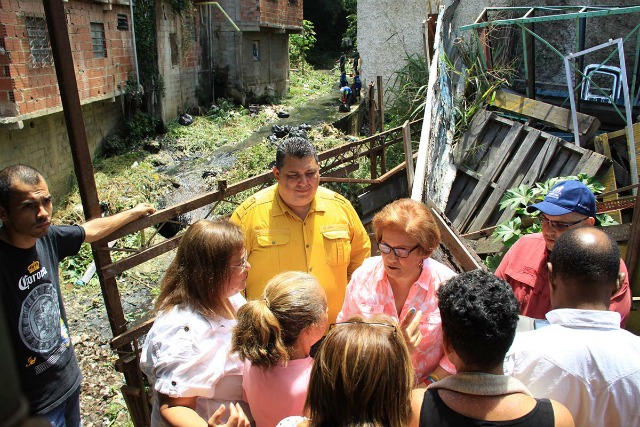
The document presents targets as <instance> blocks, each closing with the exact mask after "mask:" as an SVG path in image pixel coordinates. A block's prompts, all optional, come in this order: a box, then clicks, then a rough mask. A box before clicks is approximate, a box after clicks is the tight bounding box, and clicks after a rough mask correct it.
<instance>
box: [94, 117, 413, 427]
mask: <svg viewBox="0 0 640 427" xmlns="http://www.w3.org/2000/svg"><path fill="white" fill-rule="evenodd" d="M421 127H422V120H421V119H420V120H416V121H414V122H412V123H410V124H409V132H408V133H407V131H406V128H405V133H406V134H407V135H411V140H413V141H417V140H418V139H419V132H420V131H421ZM394 144H403V127H398V128H394V129H390V130H388V131H385V132H381V133H378V134H376V135H373V136H371V137H368V138H365V139H362V140H358V141H353V142H349V143H346V144H343V145H340V146H338V147H334V148H332V149H330V150H327V151H324V152H322V153H319V155H318V157H319V161H320V174H321V178H320V181H321V182H325V183H326V182H339V183H360V184H373V185H375V184H381V183H383V182H384V181H386V180H387V179H388V178H390V177H391V176H392V175H395V174H396V173H398V172H399V171H401V170H402V169H404V168H405V163H402V164H400V165H397V166H396V167H394V168H392V169H391V170H387V160H386V150H387V149H388V148H389V147H390V146H392V145H394ZM362 158H366V159H368V161H369V167H370V178H361V179H359V178H351V177H348V176H347V175H348V174H349V173H350V172H353V171H355V170H357V169H358V168H359V161H360V160H361V159H362ZM378 174H379V176H378ZM272 182H273V174H272V173H271V172H265V173H263V174H261V175H258V176H255V177H252V178H249V179H245V180H243V181H240V182H237V183H233V184H231V185H228V184H227V182H226V181H219V182H218V189H217V190H215V191H210V192H208V193H205V194H202V195H199V196H196V197H194V198H192V199H190V200H187V201H186V202H183V203H180V204H178V205H175V206H172V207H169V208H167V209H163V210H161V211H158V212H156V213H154V214H153V215H150V216H147V217H144V218H141V219H138V220H136V221H134V222H132V223H129V224H127V225H125V226H124V227H122V228H120V229H119V230H117V231H116V232H114V233H112V234H111V235H109V236H107V237H105V238H104V239H102V240H100V241H98V242H95V243H94V244H93V245H92V249H93V251H94V258H95V259H96V261H97V262H96V265H97V266H98V268H97V273H98V277H99V279H100V284H101V287H102V293H103V297H104V300H105V306H106V308H107V315H108V317H109V321H110V324H111V327H112V332H113V335H114V337H113V338H112V339H111V342H110V344H111V347H112V349H113V350H114V351H115V352H116V354H117V355H118V360H117V361H116V368H117V370H118V371H120V372H122V373H123V374H124V377H125V381H126V384H125V385H124V386H122V388H121V392H122V394H123V396H124V399H125V401H126V403H127V407H128V409H129V412H130V414H131V418H132V420H133V422H134V425H136V426H137V427H140V426H146V425H148V423H149V396H148V394H147V391H146V390H145V387H146V382H145V380H144V375H143V374H142V372H141V371H140V367H139V355H140V347H139V342H138V339H139V338H141V337H142V336H144V335H145V334H146V333H147V332H148V331H149V329H150V328H151V326H152V325H153V319H149V320H146V321H144V322H142V323H140V324H137V325H133V326H132V325H130V324H129V322H127V321H126V317H125V314H124V311H123V307H122V301H121V299H120V294H119V291H118V286H117V282H116V279H117V276H118V275H119V274H121V273H123V272H125V271H127V270H129V269H131V268H134V267H136V266H138V265H140V264H142V263H144V262H146V261H149V260H151V259H153V258H155V257H158V256H160V255H162V254H165V253H167V252H169V251H171V250H173V249H175V248H176V247H177V246H178V243H179V241H180V238H181V236H182V235H181V234H179V235H176V236H174V237H171V238H168V239H166V240H163V241H158V242H156V240H159V239H157V238H156V237H157V234H156V233H154V234H153V235H152V236H151V237H150V238H149V239H147V240H146V241H145V242H143V244H141V246H140V248H138V249H126V250H125V251H126V252H127V256H126V257H124V258H122V259H119V260H117V261H113V260H112V259H111V252H114V251H122V249H121V248H117V247H109V245H108V242H110V241H114V240H117V239H121V238H123V237H125V236H127V235H130V234H133V233H138V232H141V231H143V230H145V229H147V228H149V227H151V226H154V225H156V224H160V226H161V225H162V224H163V223H167V222H171V221H172V218H176V217H179V216H181V215H184V214H186V213H189V212H191V211H194V210H196V209H200V208H203V207H206V206H211V208H210V210H209V213H210V214H211V213H212V212H214V210H215V208H216V207H218V206H219V205H220V204H221V203H231V204H237V203H236V202H235V201H233V200H231V198H232V197H233V196H236V195H238V194H240V193H242V192H245V191H257V190H258V189H260V188H262V187H264V186H266V185H269V184H271V183H272ZM100 261H102V263H101V262H100ZM105 261H106V262H105Z"/></svg>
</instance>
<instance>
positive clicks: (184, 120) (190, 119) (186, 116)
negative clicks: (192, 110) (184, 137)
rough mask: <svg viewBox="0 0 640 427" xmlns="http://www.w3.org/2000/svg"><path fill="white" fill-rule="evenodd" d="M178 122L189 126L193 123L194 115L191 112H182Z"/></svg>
mask: <svg viewBox="0 0 640 427" xmlns="http://www.w3.org/2000/svg"><path fill="white" fill-rule="evenodd" d="M178 123H180V124H181V125H182V126H189V125H190V124H192V123H193V117H191V116H190V115H189V114H180V117H178Z"/></svg>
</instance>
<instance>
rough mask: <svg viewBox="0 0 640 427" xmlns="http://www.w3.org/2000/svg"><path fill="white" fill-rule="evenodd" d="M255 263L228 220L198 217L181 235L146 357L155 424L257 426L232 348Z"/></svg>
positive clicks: (143, 361)
mask: <svg viewBox="0 0 640 427" xmlns="http://www.w3.org/2000/svg"><path fill="white" fill-rule="evenodd" d="M250 268H251V265H250V264H249V263H248V262H247V258H246V251H245V249H244V247H243V237H242V231H241V230H240V228H239V227H237V226H236V225H234V224H232V223H230V222H228V221H215V222H214V221H207V220H201V221H198V222H196V223H194V224H193V225H191V226H190V227H189V229H188V230H187V231H186V232H185V234H184V235H183V236H182V238H181V239H180V244H179V246H178V251H177V253H176V257H175V259H174V260H173V262H172V263H171V265H170V266H169V269H168V270H167V272H166V273H165V275H164V277H163V279H162V282H161V285H160V295H159V296H158V300H157V301H156V311H157V313H158V315H157V317H156V320H155V322H154V324H153V327H152V328H151V330H150V331H149V333H148V335H147V338H146V340H145V343H144V347H143V349H142V355H141V358H140V367H141V368H142V371H143V372H144V373H145V374H146V375H147V377H148V378H149V381H150V383H151V384H152V388H153V394H154V400H153V410H152V414H151V426H154V427H155V426H203V427H206V426H208V425H209V426H212V425H224V426H229V427H231V426H243V427H244V426H249V425H250V423H249V420H248V419H247V415H246V414H245V411H246V406H245V407H243V405H246V404H245V403H244V402H242V372H243V363H242V361H241V360H240V357H239V356H238V355H237V354H236V353H232V352H231V339H232V331H233V328H234V327H235V325H236V313H237V310H238V309H239V308H240V307H241V306H242V305H243V304H244V303H245V302H246V301H245V299H244V297H243V296H242V295H240V293H239V292H240V291H241V290H243V289H244V287H245V281H246V279H247V270H249V269H250Z"/></svg>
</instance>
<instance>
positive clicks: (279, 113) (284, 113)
mask: <svg viewBox="0 0 640 427" xmlns="http://www.w3.org/2000/svg"><path fill="white" fill-rule="evenodd" d="M290 115H291V114H289V113H287V112H286V111H283V110H280V111H278V117H280V118H281V119H286V118H287V117H289V116H290Z"/></svg>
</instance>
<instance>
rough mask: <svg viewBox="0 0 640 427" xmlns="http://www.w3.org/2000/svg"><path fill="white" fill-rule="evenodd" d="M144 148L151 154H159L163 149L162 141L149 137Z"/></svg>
mask: <svg viewBox="0 0 640 427" xmlns="http://www.w3.org/2000/svg"><path fill="white" fill-rule="evenodd" d="M142 149H143V150H144V151H146V152H148V153H151V154H158V153H159V152H160V150H161V149H162V144H160V141H158V140H155V139H147V140H146V141H145V142H144V145H143V146H142Z"/></svg>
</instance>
